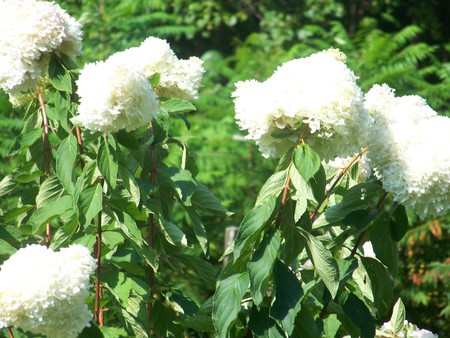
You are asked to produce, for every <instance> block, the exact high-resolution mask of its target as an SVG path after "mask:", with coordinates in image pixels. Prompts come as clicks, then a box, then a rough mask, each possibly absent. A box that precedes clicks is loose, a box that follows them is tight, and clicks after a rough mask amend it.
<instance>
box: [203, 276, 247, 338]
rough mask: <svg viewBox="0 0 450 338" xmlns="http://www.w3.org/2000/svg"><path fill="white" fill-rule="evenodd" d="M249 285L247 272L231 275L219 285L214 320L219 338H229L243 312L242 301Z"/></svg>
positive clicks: (215, 295)
mask: <svg viewBox="0 0 450 338" xmlns="http://www.w3.org/2000/svg"><path fill="white" fill-rule="evenodd" d="M248 284H249V276H248V273H247V272H242V273H237V274H234V275H231V276H229V277H227V278H225V279H223V280H220V281H219V282H218V283H217V289H216V293H215V294H214V298H213V312H212V319H213V323H214V326H215V328H216V331H217V335H218V337H219V338H226V337H229V335H228V332H229V329H230V326H231V324H232V323H233V322H234V321H235V320H236V318H237V316H238V314H239V312H240V310H241V301H242V298H243V297H244V295H245V292H246V290H247V287H248Z"/></svg>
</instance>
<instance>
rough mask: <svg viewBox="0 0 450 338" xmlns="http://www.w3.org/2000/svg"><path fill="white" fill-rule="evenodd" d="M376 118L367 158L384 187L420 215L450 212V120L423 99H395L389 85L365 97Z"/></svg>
mask: <svg viewBox="0 0 450 338" xmlns="http://www.w3.org/2000/svg"><path fill="white" fill-rule="evenodd" d="M365 106H366V108H367V109H368V111H369V112H370V113H371V114H372V115H373V117H374V126H373V127H372V128H371V133H370V139H371V141H370V147H369V151H368V154H367V155H368V158H369V160H370V162H371V165H372V166H373V168H374V173H375V175H376V177H377V178H379V179H380V181H381V182H382V184H383V187H384V189H385V190H386V191H387V192H389V193H391V194H392V196H393V197H394V199H395V200H396V201H397V202H399V203H401V204H403V205H404V206H406V207H408V208H410V209H413V210H415V212H416V213H417V214H418V215H419V217H421V218H424V217H425V216H426V215H427V214H428V215H432V216H439V215H443V214H445V213H446V212H447V211H448V210H449V209H450V190H449V189H448V183H449V182H450V152H449V151H448V142H449V140H450V139H449V137H450V119H449V118H447V117H442V116H438V115H437V114H436V112H435V111H434V110H432V109H431V108H430V107H429V106H428V105H427V104H426V102H425V100H423V99H422V98H421V97H419V96H403V97H395V95H394V90H393V89H391V88H389V87H388V86H387V85H375V86H373V88H372V89H371V90H370V91H369V92H368V93H367V94H366V96H365Z"/></svg>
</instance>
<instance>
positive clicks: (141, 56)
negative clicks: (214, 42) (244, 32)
mask: <svg viewBox="0 0 450 338" xmlns="http://www.w3.org/2000/svg"><path fill="white" fill-rule="evenodd" d="M110 59H113V60H116V61H119V62H122V63H124V64H130V63H133V64H134V65H135V66H136V67H137V68H138V69H139V70H141V71H143V72H144V74H145V76H146V77H147V78H150V77H152V76H153V75H155V74H156V73H158V74H159V75H160V81H159V84H158V86H156V87H155V91H156V93H157V94H158V95H159V96H160V97H166V98H179V99H185V100H189V99H197V98H198V88H199V86H200V80H201V79H202V76H203V73H204V71H205V70H204V69H203V61H202V60H200V59H199V58H197V57H190V58H189V59H188V60H179V59H178V58H177V56H176V55H175V53H174V52H173V50H172V49H171V48H170V45H169V44H168V43H167V41H166V40H162V39H159V38H155V37H148V38H147V39H146V40H145V41H144V42H142V44H141V45H140V46H139V47H135V48H130V49H127V50H125V51H123V52H119V53H116V54H114V55H112V56H111V57H110Z"/></svg>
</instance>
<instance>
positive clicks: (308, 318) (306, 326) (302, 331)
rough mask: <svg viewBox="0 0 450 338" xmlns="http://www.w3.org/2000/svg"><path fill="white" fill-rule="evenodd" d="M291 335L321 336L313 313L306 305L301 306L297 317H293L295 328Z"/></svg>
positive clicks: (309, 337) (314, 337)
mask: <svg viewBox="0 0 450 338" xmlns="http://www.w3.org/2000/svg"><path fill="white" fill-rule="evenodd" d="M292 336H293V337H308V338H320V337H322V335H321V333H320V331H319V329H318V327H317V324H316V322H315V321H314V317H313V314H312V313H311V311H310V310H309V308H307V307H306V306H303V307H302V309H301V310H300V312H299V313H298V315H297V317H296V318H295V328H294V332H293V333H292ZM333 338H334V336H333Z"/></svg>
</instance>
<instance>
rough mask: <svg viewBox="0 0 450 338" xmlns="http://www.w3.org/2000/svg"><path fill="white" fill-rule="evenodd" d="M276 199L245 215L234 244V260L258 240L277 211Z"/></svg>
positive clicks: (270, 199) (271, 198)
mask: <svg viewBox="0 0 450 338" xmlns="http://www.w3.org/2000/svg"><path fill="white" fill-rule="evenodd" d="M275 205H276V199H275V197H270V198H269V199H267V200H266V201H265V202H264V203H263V204H261V205H258V206H256V207H254V208H253V209H252V210H250V212H249V213H248V214H247V215H245V217H244V219H243V220H242V223H241V225H240V226H239V232H238V234H237V237H236V240H235V242H234V259H235V260H236V259H237V258H238V257H239V256H240V255H241V253H242V252H243V251H245V250H247V249H248V248H249V247H250V246H251V245H252V244H253V243H254V242H255V240H256V238H258V236H259V234H260V233H261V231H262V229H263V228H264V226H265V225H266V223H267V222H268V221H269V220H270V217H271V215H272V213H273V211H274V209H275Z"/></svg>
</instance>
